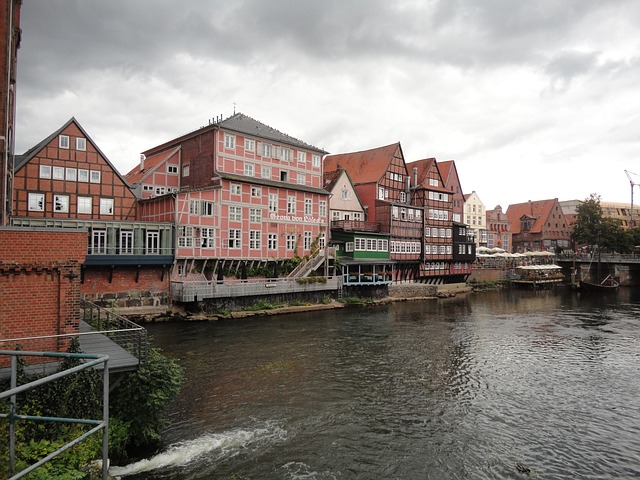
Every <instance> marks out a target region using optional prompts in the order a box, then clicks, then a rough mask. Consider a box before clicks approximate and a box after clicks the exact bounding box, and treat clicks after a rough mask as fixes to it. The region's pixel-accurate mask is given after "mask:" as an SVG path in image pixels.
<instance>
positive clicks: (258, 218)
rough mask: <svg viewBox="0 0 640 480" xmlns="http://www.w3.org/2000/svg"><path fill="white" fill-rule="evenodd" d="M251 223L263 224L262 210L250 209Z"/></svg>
mask: <svg viewBox="0 0 640 480" xmlns="http://www.w3.org/2000/svg"><path fill="white" fill-rule="evenodd" d="M249 221H250V222H253V223H260V222H262V210H260V209H259V208H250V209H249Z"/></svg>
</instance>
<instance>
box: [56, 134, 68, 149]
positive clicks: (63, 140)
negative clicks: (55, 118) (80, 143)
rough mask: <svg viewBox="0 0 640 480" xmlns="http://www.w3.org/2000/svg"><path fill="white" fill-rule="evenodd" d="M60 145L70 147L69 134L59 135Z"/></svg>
mask: <svg viewBox="0 0 640 480" xmlns="http://www.w3.org/2000/svg"><path fill="white" fill-rule="evenodd" d="M58 147H60V148H69V135H60V136H59V137H58Z"/></svg>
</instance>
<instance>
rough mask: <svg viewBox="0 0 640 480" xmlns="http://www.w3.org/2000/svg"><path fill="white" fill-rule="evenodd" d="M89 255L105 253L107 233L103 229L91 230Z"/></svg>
mask: <svg viewBox="0 0 640 480" xmlns="http://www.w3.org/2000/svg"><path fill="white" fill-rule="evenodd" d="M91 253H92V254H93V255H101V254H102V255H104V254H106V253H107V231H106V230H105V229H92V230H91Z"/></svg>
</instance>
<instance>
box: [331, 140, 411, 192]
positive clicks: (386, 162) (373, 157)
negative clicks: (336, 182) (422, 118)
mask: <svg viewBox="0 0 640 480" xmlns="http://www.w3.org/2000/svg"><path fill="white" fill-rule="evenodd" d="M400 164H402V167H400ZM392 165H395V166H396V168H401V169H402V170H403V172H404V173H403V174H404V175H406V174H407V170H406V166H405V165H404V156H403V155H402V149H401V148H400V143H393V144H391V145H386V146H384V147H377V148H373V149H370V150H363V151H360V152H352V153H342V154H334V155H327V156H326V157H325V159H324V169H325V171H333V170H340V169H344V170H346V171H347V172H348V173H349V177H350V178H351V181H352V182H353V184H354V185H359V184H364V183H377V182H379V181H381V180H382V179H383V178H384V176H385V174H386V173H387V171H389V170H390V168H391V166H392Z"/></svg>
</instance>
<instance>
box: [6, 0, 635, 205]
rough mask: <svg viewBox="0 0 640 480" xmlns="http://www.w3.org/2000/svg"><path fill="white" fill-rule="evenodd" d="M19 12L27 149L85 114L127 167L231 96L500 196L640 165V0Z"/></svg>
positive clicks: (157, 2) (304, 136) (488, 199)
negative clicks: (390, 147)
mask: <svg viewBox="0 0 640 480" xmlns="http://www.w3.org/2000/svg"><path fill="white" fill-rule="evenodd" d="M21 26H22V45H21V48H20V51H19V54H18V62H19V63H18V112H17V122H18V126H17V131H16V136H17V138H16V143H17V146H16V151H17V153H23V152H24V151H25V150H27V149H28V148H30V147H31V146H33V145H34V144H36V143H38V142H39V141H41V140H42V139H44V138H45V137H47V136H48V135H49V134H51V133H52V132H54V131H55V130H57V129H58V128H59V127H60V126H62V124H64V123H65V122H66V121H67V120H68V119H69V118H71V117H72V116H75V117H76V119H78V121H79V122H80V123H81V125H82V126H83V127H84V128H85V130H87V132H88V133H89V135H90V136H91V137H92V138H93V140H94V141H95V142H96V143H97V144H98V146H99V147H100V148H101V150H102V151H103V152H104V153H105V154H106V155H107V157H108V158H109V160H111V162H112V163H114V164H115V166H116V167H117V168H118V169H119V170H120V171H121V172H123V173H126V172H127V171H129V170H130V169H131V168H132V167H133V166H134V165H135V164H136V162H137V161H138V159H139V153H140V152H141V151H143V150H146V149H148V148H150V147H152V146H155V145H157V144H159V143H162V142H164V141H166V140H169V139H171V138H175V137H176V136H178V135H181V134H183V133H186V132H189V131H192V130H195V129H197V128H199V127H200V126H203V125H206V124H208V121H209V119H211V118H215V117H216V116H219V115H222V116H223V117H227V116H229V115H231V114H233V111H234V108H235V109H236V111H238V112H242V113H245V114H247V115H249V116H252V117H253V118H255V119H257V120H259V121H261V122H263V123H266V124H268V125H270V126H272V127H274V128H277V129H279V130H280V131H282V132H285V133H287V134H289V135H292V136H294V137H296V138H299V139H300V140H303V141H305V142H308V143H311V144H313V145H315V146H318V147H321V148H323V149H325V150H327V151H329V152H330V153H342V152H352V151H358V150H365V149H369V148H373V147H377V146H382V145H387V144H390V143H394V142H398V141H399V142H401V144H402V148H403V151H404V155H405V159H406V160H407V162H411V161H414V160H419V159H422V158H428V157H435V158H436V159H437V160H439V161H444V160H450V159H453V160H455V161H456V165H457V167H458V172H459V174H460V177H461V181H462V186H463V189H464V190H465V192H471V191H472V190H475V191H476V192H477V193H478V195H479V196H480V198H481V199H482V201H483V202H484V203H485V205H486V206H487V208H493V207H494V206H495V205H497V204H500V205H502V206H503V207H505V208H506V206H507V205H509V204H510V203H519V202H525V201H527V200H540V199H546V198H555V197H558V198H559V199H560V200H568V199H575V198H578V199H584V198H586V197H587V196H588V195H589V194H590V193H598V194H600V195H601V196H602V199H603V201H617V202H627V203H628V202H629V201H630V195H631V186H630V182H629V180H628V179H627V176H626V175H625V170H629V171H631V172H635V173H638V174H640V2H638V1H637V0H607V1H606V2H605V1H602V0H562V1H558V0H518V1H513V0H397V1H396V0H394V1H391V0H351V1H345V0H224V1H223V0H189V1H186V2H185V1H182V0H109V1H104V0H56V1H51V0H24V4H23V7H22V21H21ZM632 179H633V180H634V183H636V182H637V183H640V175H637V176H632ZM638 188H639V187H636V188H635V190H636V200H634V203H636V202H638V201H639V200H640V194H638V192H637V190H638Z"/></svg>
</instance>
